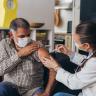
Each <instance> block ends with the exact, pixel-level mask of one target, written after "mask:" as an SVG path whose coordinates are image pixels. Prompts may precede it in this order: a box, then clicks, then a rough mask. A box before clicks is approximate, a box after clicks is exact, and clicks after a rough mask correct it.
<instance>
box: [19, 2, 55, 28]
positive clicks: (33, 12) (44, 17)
mask: <svg viewBox="0 0 96 96" xmlns="http://www.w3.org/2000/svg"><path fill="white" fill-rule="evenodd" d="M53 8H54V0H18V17H23V18H26V19H27V20H28V21H29V22H30V23H31V22H32V21H33V22H44V23H45V26H44V27H42V29H50V28H51V29H53V20H54V19H53V11H54V10H53Z"/></svg>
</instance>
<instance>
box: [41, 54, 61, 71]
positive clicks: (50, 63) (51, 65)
mask: <svg viewBox="0 0 96 96" xmlns="http://www.w3.org/2000/svg"><path fill="white" fill-rule="evenodd" d="M41 62H42V63H43V65H44V66H45V67H47V68H48V69H54V70H55V71H57V70H58V68H60V66H59V64H58V63H57V62H56V61H55V60H54V59H53V58H52V57H51V56H50V58H46V57H43V58H41Z"/></svg>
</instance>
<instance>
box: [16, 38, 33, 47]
mask: <svg viewBox="0 0 96 96" xmlns="http://www.w3.org/2000/svg"><path fill="white" fill-rule="evenodd" d="M17 40H18V42H16V41H15V43H16V44H17V45H18V46H19V47H21V48H22V47H25V46H27V45H28V44H29V43H30V41H31V40H30V37H24V38H17Z"/></svg>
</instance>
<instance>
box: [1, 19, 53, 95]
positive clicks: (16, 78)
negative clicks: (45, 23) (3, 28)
mask: <svg viewBox="0 0 96 96" xmlns="http://www.w3.org/2000/svg"><path fill="white" fill-rule="evenodd" d="M30 34H31V33H30V25H29V23H28V22H27V21H26V20H25V19H23V18H17V19H15V20H13V21H12V22H11V24H10V38H6V39H3V40H2V41H1V42H0V76H4V80H3V82H2V83H0V96H49V95H50V92H51V88H52V85H53V82H54V78H55V76H54V75H55V73H54V72H53V71H52V70H50V71H49V73H50V74H51V75H50V74H49V81H48V84H47V87H46V88H45V90H43V89H42V88H43V65H42V63H41V62H40V60H39V58H38V51H37V50H38V49H39V48H41V47H42V44H40V43H38V42H36V41H33V40H31V39H30ZM41 49H43V48H41ZM43 50H44V51H45V49H43Z"/></svg>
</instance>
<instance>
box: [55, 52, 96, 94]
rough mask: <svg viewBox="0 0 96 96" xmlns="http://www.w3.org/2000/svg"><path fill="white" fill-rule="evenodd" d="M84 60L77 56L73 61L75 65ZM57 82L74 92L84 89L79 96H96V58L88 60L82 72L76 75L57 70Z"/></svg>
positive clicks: (61, 69) (60, 69)
mask: <svg viewBox="0 0 96 96" xmlns="http://www.w3.org/2000/svg"><path fill="white" fill-rule="evenodd" d="M72 57H73V56H72ZM83 58H84V57H82V56H80V55H78V54H75V56H74V58H73V60H72V61H74V62H75V63H76V62H77V61H79V64H80V60H81V61H82V59H83ZM77 64H78V63H77ZM56 80H57V81H59V82H61V83H63V84H64V85H66V86H67V87H68V88H70V89H72V90H76V89H82V93H80V94H79V95H78V96H96V58H91V59H90V60H88V61H87V62H86V64H85V65H84V67H83V68H82V69H81V71H79V72H77V73H75V74H71V73H70V72H68V71H66V70H64V69H63V68H59V69H58V70H57V75H56Z"/></svg>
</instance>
